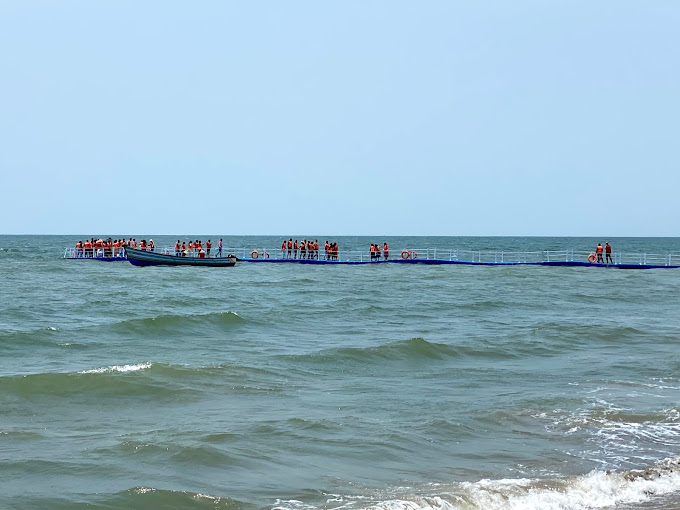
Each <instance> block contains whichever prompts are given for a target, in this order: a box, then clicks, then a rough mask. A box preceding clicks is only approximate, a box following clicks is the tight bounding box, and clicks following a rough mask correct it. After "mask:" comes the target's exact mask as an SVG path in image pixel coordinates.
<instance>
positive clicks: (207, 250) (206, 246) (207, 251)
mask: <svg viewBox="0 0 680 510" xmlns="http://www.w3.org/2000/svg"><path fill="white" fill-rule="evenodd" d="M210 248H212V243H211V242H210V239H208V241H207V242H206V243H205V255H206V257H210Z"/></svg>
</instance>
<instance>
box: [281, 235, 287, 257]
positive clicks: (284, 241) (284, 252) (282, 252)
mask: <svg viewBox="0 0 680 510" xmlns="http://www.w3.org/2000/svg"><path fill="white" fill-rule="evenodd" d="M281 258H282V259H285V258H286V240H285V239H284V240H283V243H281Z"/></svg>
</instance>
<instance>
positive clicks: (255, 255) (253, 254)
mask: <svg viewBox="0 0 680 510" xmlns="http://www.w3.org/2000/svg"><path fill="white" fill-rule="evenodd" d="M259 256H260V254H259V252H258V251H257V250H253V251H251V252H250V258H251V259H256V258H257V257H259Z"/></svg>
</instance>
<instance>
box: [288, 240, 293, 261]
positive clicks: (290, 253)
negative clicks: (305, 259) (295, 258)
mask: <svg viewBox="0 0 680 510" xmlns="http://www.w3.org/2000/svg"><path fill="white" fill-rule="evenodd" d="M292 255H293V238H292V237H291V238H290V239H288V258H289V259H290V258H292Z"/></svg>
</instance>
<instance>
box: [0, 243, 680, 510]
mask: <svg viewBox="0 0 680 510" xmlns="http://www.w3.org/2000/svg"><path fill="white" fill-rule="evenodd" d="M100 235H102V234H100ZM110 235H112V236H113V237H119V235H114V234H110ZM120 236H122V234H120ZM130 236H133V237H137V239H140V238H141V237H147V238H148V237H153V238H154V239H155V241H156V244H157V245H158V246H169V245H171V244H172V242H173V241H174V240H175V239H176V238H177V236H174V237H173V236H166V237H163V236H153V235H151V236H149V235H146V236H142V235H136V236H135V235H134V234H125V237H130ZM81 237H84V236H81ZM107 237H108V234H107ZM179 237H180V238H181V239H190V238H191V239H195V238H197V237H199V238H201V239H207V238H208V237H210V238H211V239H212V240H213V242H215V240H216V239H217V238H219V237H223V238H224V239H225V246H232V247H245V248H248V249H249V248H261V247H269V248H272V249H273V251H276V248H277V247H279V246H280V243H281V238H278V237H233V236H226V235H211V236H207V235H203V236H198V235H195V234H193V235H182V236H179ZM286 237H288V236H286ZM302 237H313V238H318V239H319V240H320V241H322V242H323V240H325V239H326V237H324V236H298V238H302ZM78 238H79V237H78V236H0V508H3V509H4V508H7V509H14V508H57V509H62V508H63V509H67V508H68V509H71V508H177V509H191V508H197V509H204V508H205V509H208V508H209V509H215V508H226V509H244V510H250V509H252V510H255V509H276V510H317V509H319V510H325V509H328V510H331V509H340V508H342V509H364V508H371V509H385V510H418V509H430V508H432V509H446V510H448V509H506V508H507V509H519V508H522V509H524V508H526V509H589V508H598V509H613V508H616V509H621V508H624V509H638V508H680V370H679V369H680V354H679V349H678V347H679V345H680V301H679V298H680V270H678V269H656V270H648V271H630V270H617V269H609V270H595V269H592V268H582V267H533V266H506V267H475V266H426V265H422V266H420V265H419V266H412V265H401V264H389V265H363V266H308V265H293V264H290V265H289V264H283V265H282V264H248V263H239V264H237V266H236V267H234V268H191V267H182V268H162V267H151V268H136V267H133V266H132V265H130V264H129V263H127V262H114V263H104V262H96V261H68V260H62V259H61V258H60V257H61V255H62V254H63V251H64V248H65V247H67V246H72V245H73V244H75V241H77V240H78ZM332 240H337V241H338V242H339V244H340V247H341V249H343V248H346V249H364V250H365V249H366V248H367V246H368V245H369V244H370V243H371V242H380V243H382V242H383V241H388V242H389V244H390V246H391V249H392V253H394V254H397V253H398V252H399V251H400V250H401V248H402V247H414V246H415V247H431V248H434V247H436V248H443V249H456V248H461V249H475V250H488V249H498V250H508V251H510V250H529V251H531V250H549V249H550V250H559V249H567V248H571V249H575V250H592V248H593V247H594V246H595V244H596V243H597V242H598V241H599V242H602V243H604V241H609V242H610V243H612V245H613V247H614V250H616V251H619V250H620V251H624V252H647V253H660V254H666V253H671V252H673V253H680V239H677V238H672V239H660V238H654V239H641V238H634V239H633V238H631V239H604V238H603V239H580V238H488V237H477V238H441V237H440V238H385V237H380V236H376V237H375V238H371V239H369V238H356V237H340V238H332Z"/></svg>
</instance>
